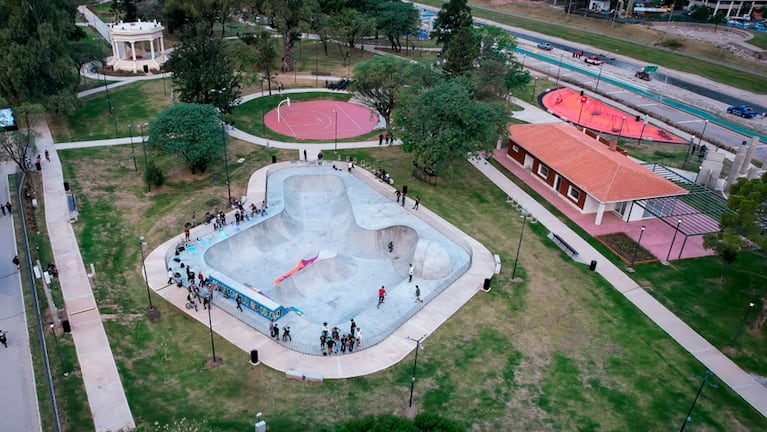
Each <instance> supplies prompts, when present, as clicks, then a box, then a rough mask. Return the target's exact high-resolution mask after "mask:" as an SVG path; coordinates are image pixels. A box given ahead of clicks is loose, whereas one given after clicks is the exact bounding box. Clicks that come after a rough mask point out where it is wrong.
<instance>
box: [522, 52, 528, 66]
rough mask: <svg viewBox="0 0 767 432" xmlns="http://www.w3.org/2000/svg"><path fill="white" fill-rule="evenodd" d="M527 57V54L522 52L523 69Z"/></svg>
mask: <svg viewBox="0 0 767 432" xmlns="http://www.w3.org/2000/svg"><path fill="white" fill-rule="evenodd" d="M526 58H527V54H522V69H524V68H525V59H526Z"/></svg>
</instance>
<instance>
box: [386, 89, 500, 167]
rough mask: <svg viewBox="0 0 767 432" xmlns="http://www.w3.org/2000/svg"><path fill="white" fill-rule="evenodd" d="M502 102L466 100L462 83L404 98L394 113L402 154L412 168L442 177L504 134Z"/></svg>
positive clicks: (467, 93) (468, 95) (468, 94)
mask: <svg viewBox="0 0 767 432" xmlns="http://www.w3.org/2000/svg"><path fill="white" fill-rule="evenodd" d="M507 123H508V112H507V111H506V108H505V106H504V104H503V103H500V102H480V101H477V100H475V99H474V98H473V97H472V94H471V91H470V85H469V83H468V80H467V79H465V78H459V79H453V80H449V81H446V82H443V83H442V84H439V85H437V86H436V87H433V88H429V89H426V90H423V91H421V92H419V93H418V94H416V95H415V96H411V97H407V98H406V99H405V100H404V102H403V103H402V104H401V105H400V108H399V109H398V110H397V112H396V114H395V126H396V130H397V131H399V132H398V134H399V135H400V138H401V139H402V149H403V150H404V151H406V152H412V153H413V155H414V163H415V164H416V166H417V167H419V168H421V169H424V170H428V171H430V172H433V173H436V174H445V173H446V172H448V171H450V170H451V168H452V167H453V165H454V164H455V163H456V162H458V161H460V160H463V159H465V158H466V155H467V154H473V153H476V152H479V151H491V150H492V149H493V148H495V144H496V142H497V141H498V139H499V138H500V137H501V136H504V135H506V125H507Z"/></svg>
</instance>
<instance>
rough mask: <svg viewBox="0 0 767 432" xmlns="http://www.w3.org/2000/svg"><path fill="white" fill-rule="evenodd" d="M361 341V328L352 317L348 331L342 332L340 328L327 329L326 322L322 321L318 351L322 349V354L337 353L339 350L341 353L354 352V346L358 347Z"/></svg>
mask: <svg viewBox="0 0 767 432" xmlns="http://www.w3.org/2000/svg"><path fill="white" fill-rule="evenodd" d="M361 343H362V329H361V328H359V327H357V323H355V322H354V319H352V320H351V322H350V323H349V333H344V334H341V329H340V328H338V327H333V328H332V329H328V323H326V322H325V323H322V331H321V332H320V351H322V355H323V356H329V355H332V354H338V352H339V351H340V352H341V353H342V354H346V352H347V351H348V352H350V353H351V352H354V348H357V349H359V347H360V344H361Z"/></svg>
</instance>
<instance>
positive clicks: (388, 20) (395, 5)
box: [374, 1, 420, 52]
mask: <svg viewBox="0 0 767 432" xmlns="http://www.w3.org/2000/svg"><path fill="white" fill-rule="evenodd" d="M374 16H375V20H376V27H377V28H378V30H379V31H380V32H381V33H383V34H384V35H386V37H387V38H388V39H389V42H390V43H391V47H392V49H393V50H394V51H395V52H400V51H401V50H402V42H401V41H400V38H401V37H402V36H404V35H407V34H408V33H415V32H416V31H418V25H419V24H420V14H419V13H418V9H416V7H415V6H413V4H412V3H404V2H400V1H388V2H381V3H380V4H379V6H378V8H377V10H376V11H375V15H374ZM405 48H407V47H405Z"/></svg>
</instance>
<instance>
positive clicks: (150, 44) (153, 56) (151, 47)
mask: <svg viewBox="0 0 767 432" xmlns="http://www.w3.org/2000/svg"><path fill="white" fill-rule="evenodd" d="M149 47H150V49H151V50H152V60H155V55H154V39H149Z"/></svg>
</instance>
